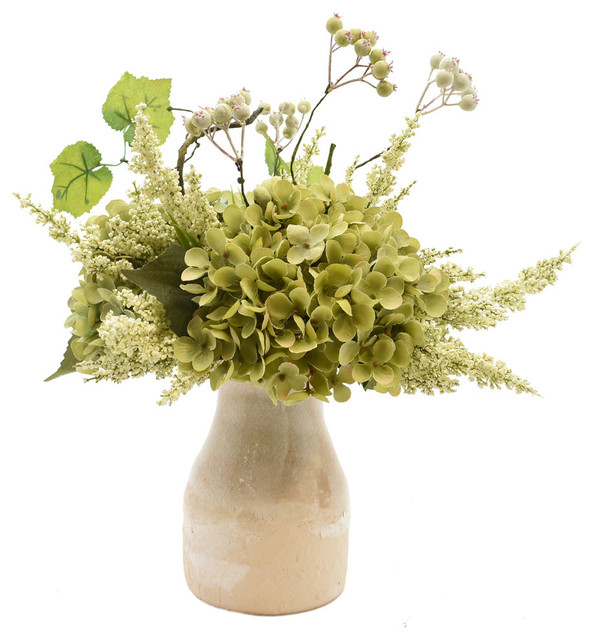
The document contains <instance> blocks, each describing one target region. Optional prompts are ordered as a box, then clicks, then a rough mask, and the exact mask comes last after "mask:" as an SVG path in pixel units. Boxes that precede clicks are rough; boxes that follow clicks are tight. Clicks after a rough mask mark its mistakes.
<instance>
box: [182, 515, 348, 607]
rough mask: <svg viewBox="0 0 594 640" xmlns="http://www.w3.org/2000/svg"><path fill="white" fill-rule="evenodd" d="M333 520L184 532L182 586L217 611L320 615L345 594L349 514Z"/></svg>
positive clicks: (212, 527)
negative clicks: (316, 613) (319, 613)
mask: <svg viewBox="0 0 594 640" xmlns="http://www.w3.org/2000/svg"><path fill="white" fill-rule="evenodd" d="M333 520H334V521H333V522H329V521H327V520H326V521H324V522H320V520H316V521H311V520H309V521H298V522H296V521H293V522H290V521H289V522H282V523H278V522H277V523H274V524H272V523H265V522H262V521H258V522H250V526H249V528H248V527H247V526H246V525H247V523H246V522H242V523H241V524H240V523H235V525H234V526H231V525H230V523H223V524H218V525H215V524H208V525H197V524H196V522H194V523H193V526H190V527H185V528H184V529H185V531H184V533H185V536H184V539H185V544H184V567H185V575H186V582H187V583H188V587H189V588H190V590H191V591H192V593H193V594H194V595H195V596H196V597H197V598H198V599H199V600H202V601H203V602H206V603H207V604H210V605H212V606H214V607H218V608H219V609H227V610H228V611H237V612H240V613H247V614H252V615H263V616H276V615H288V614H294V613H302V612H305V611H311V610H313V609H318V608H320V607H322V606H325V605H327V604H329V603H330V602H332V601H334V600H336V598H338V596H339V595H340V594H341V593H342V592H343V590H344V585H345V579H346V568H347V567H346V565H347V554H348V520H349V517H348V512H346V513H344V514H342V515H341V516H340V517H339V518H338V519H337V518H336V517H334V518H333Z"/></svg>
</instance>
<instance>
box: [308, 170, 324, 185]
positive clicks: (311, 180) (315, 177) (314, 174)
mask: <svg viewBox="0 0 594 640" xmlns="http://www.w3.org/2000/svg"><path fill="white" fill-rule="evenodd" d="M323 173H324V167H318V166H315V167H312V168H311V169H310V170H309V171H308V172H307V178H306V182H305V184H306V186H308V187H311V185H312V184H319V182H320V178H321V176H322V174H323Z"/></svg>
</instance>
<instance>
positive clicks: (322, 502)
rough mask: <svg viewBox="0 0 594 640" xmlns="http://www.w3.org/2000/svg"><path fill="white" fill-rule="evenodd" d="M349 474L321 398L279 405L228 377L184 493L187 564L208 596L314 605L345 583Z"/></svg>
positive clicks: (276, 610) (259, 608)
mask: <svg viewBox="0 0 594 640" xmlns="http://www.w3.org/2000/svg"><path fill="white" fill-rule="evenodd" d="M348 532H349V495H348V486H347V482H346V478H345V476H344V473H343V471H342V469H341V466H340V463H339V461H338V458H337V457H336V453H335V451H334V447H333V446H332V442H331V440H330V437H329V434H328V431H327V429H326V425H325V423H324V416H323V410H322V403H321V402H320V401H319V400H315V399H308V400H305V401H304V402H301V403H299V404H297V405H294V406H291V407H284V406H282V405H278V406H275V405H274V404H273V403H272V402H271V401H270V399H269V398H268V396H267V395H266V393H265V392H264V391H263V390H262V389H258V388H256V387H253V386H251V385H250V384H247V383H237V382H229V383H227V384H226V385H224V386H223V387H222V388H221V389H220V390H219V392H218V404H217V410H216V413H215V416H214V420H213V423H212V427H211V430H210V432H209V434H208V437H207V439H206V441H205V443H204V446H203V447H202V450H201V451H200V453H199V455H198V457H197V458H196V462H195V463H194V466H193V468H192V471H191V473H190V478H189V480H188V485H187V487H186V492H185V496H184V525H183V538H184V570H185V575H186V580H187V583H188V586H189V587H190V589H191V591H192V592H193V593H194V594H195V595H196V596H197V597H198V598H200V600H203V601H204V602H207V603H208V604H211V605H214V606H216V607H221V608H223V609H230V610H232V611H241V612H243V613H252V614H262V615H279V614H287V613H297V612H300V611H308V610H310V609H315V608H317V607H320V606H322V605H325V604H327V603H329V602H331V601H332V600H334V599H335V598H337V597H338V596H339V595H340V594H341V593H342V590H343V589H344V584H345V576H346V568H347V552H348Z"/></svg>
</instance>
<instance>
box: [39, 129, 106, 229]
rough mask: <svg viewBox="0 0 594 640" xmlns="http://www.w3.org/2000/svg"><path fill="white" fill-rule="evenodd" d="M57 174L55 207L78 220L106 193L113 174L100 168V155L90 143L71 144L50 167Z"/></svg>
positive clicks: (55, 176) (53, 188)
mask: <svg viewBox="0 0 594 640" xmlns="http://www.w3.org/2000/svg"><path fill="white" fill-rule="evenodd" d="M50 169H51V170H52V173H53V174H54V184H53V186H52V193H53V194H54V207H56V209H58V210H59V211H67V212H68V213H71V214H72V215H73V216H74V217H75V218H76V217H78V216H80V215H81V214H83V213H85V212H87V211H90V210H91V208H92V207H94V206H95V205H96V204H97V203H98V202H99V200H101V198H102V197H103V196H104V195H105V194H106V193H107V190H108V189H109V187H110V186H111V180H112V177H113V176H112V174H111V171H110V170H109V169H108V168H107V167H103V166H101V154H100V153H99V151H97V149H96V148H95V147H94V146H93V145H92V144H90V143H89V142H83V141H82V140H81V141H79V142H77V143H75V144H71V145H69V146H67V147H65V149H64V150H63V151H62V153H61V154H60V155H59V156H58V157H57V158H56V159H55V160H54V161H53V162H52V163H51V164H50Z"/></svg>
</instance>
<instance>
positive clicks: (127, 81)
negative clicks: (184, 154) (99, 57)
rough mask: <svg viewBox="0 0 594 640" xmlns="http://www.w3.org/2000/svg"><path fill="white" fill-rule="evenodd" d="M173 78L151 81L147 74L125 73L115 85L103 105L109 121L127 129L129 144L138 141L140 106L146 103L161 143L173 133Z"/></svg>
mask: <svg viewBox="0 0 594 640" xmlns="http://www.w3.org/2000/svg"><path fill="white" fill-rule="evenodd" d="M170 92H171V79H169V78H166V79H164V78H161V79H159V80H150V79H149V78H146V77H145V76H142V77H140V78H136V77H135V76H133V75H132V74H131V73H128V72H126V73H124V75H123V76H122V77H121V78H120V79H119V81H118V82H117V83H116V84H115V85H114V86H113V87H112V89H111V90H110V92H109V93H108V95H107V99H106V101H105V104H104V105H103V117H104V119H105V122H107V124H108V125H109V126H110V127H112V129H115V130H116V131H124V140H126V142H128V143H129V144H131V143H132V140H134V132H135V125H134V117H135V116H136V112H137V109H136V107H137V106H138V105H139V104H140V103H144V104H146V109H145V110H144V112H145V113H146V115H147V117H148V120H149V122H150V124H151V126H152V127H153V129H154V131H155V135H156V136H157V139H158V140H159V143H160V144H163V142H165V140H166V139H167V136H168V135H169V131H170V130H171V125H172V124H173V121H174V117H173V113H172V112H171V111H169V109H168V108H169V107H170V106H171V105H170V102H169V94H170Z"/></svg>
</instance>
